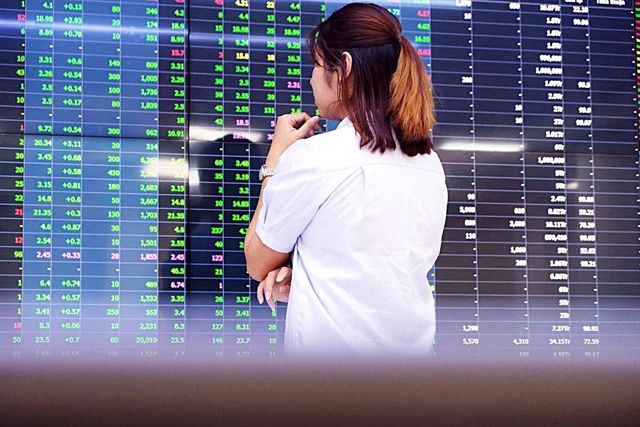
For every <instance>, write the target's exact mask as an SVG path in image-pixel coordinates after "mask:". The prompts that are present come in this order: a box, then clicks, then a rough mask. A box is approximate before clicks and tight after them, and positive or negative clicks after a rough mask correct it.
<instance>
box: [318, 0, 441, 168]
mask: <svg viewBox="0 0 640 427" xmlns="http://www.w3.org/2000/svg"><path fill="white" fill-rule="evenodd" d="M307 45H308V48H309V53H310V55H311V58H312V60H313V62H314V63H316V64H318V63H320V62H322V65H323V67H324V68H325V70H326V78H327V82H329V79H330V77H331V73H333V72H336V71H338V73H339V74H338V76H339V83H338V102H339V107H340V108H343V109H344V111H346V113H347V116H348V117H349V118H350V119H351V121H352V122H353V124H354V127H355V129H356V131H357V132H358V133H359V134H360V137H361V142H360V147H365V146H366V147H368V148H369V149H371V150H372V151H373V152H375V151H377V150H380V152H384V151H385V150H386V149H390V150H393V149H395V147H396V142H395V139H394V135H395V137H396V138H397V140H398V143H399V145H400V149H401V150H402V152H403V153H405V154H407V155H408V156H415V155H417V154H425V153H427V154H428V153H430V152H431V149H432V148H433V143H432V141H431V138H430V136H429V132H430V131H431V129H432V128H433V126H435V123H436V120H435V115H434V112H433V97H432V95H431V84H430V81H429V76H428V75H427V71H426V70H425V68H424V64H423V63H422V60H421V59H420V56H419V55H418V52H416V50H415V49H414V47H413V46H412V45H411V42H409V40H407V39H405V38H404V37H403V36H402V25H401V24H400V21H399V20H398V19H397V18H396V17H395V16H393V15H392V14H391V13H389V12H388V11H387V10H386V9H384V8H383V7H380V6H377V5H375V4H369V3H350V4H347V5H346V6H344V7H342V8H341V9H339V10H337V11H336V12H334V13H333V14H332V15H331V16H330V17H329V18H327V20H326V21H324V22H322V23H320V24H319V25H318V26H317V27H316V28H315V29H314V30H313V31H312V32H311V33H310V34H309V35H308V36H307ZM343 52H348V53H349V54H350V55H351V57H352V65H351V74H350V76H349V78H345V76H346V72H347V64H346V62H345V59H344V56H343V55H342V53H343Z"/></svg>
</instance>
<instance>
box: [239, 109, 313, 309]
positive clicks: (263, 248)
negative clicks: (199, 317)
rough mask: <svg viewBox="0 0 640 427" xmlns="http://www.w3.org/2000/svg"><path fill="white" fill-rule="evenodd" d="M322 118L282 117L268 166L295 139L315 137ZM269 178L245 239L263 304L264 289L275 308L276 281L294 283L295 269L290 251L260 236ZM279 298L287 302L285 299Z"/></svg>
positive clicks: (277, 126) (306, 116)
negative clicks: (272, 245)
mask: <svg viewBox="0 0 640 427" xmlns="http://www.w3.org/2000/svg"><path fill="white" fill-rule="evenodd" d="M319 120H320V119H319V118H318V117H311V116H309V115H308V114H307V113H298V114H287V115H284V116H281V117H280V118H278V122H277V124H276V129H275V134H274V137H273V142H272V144H271V148H270V149H269V154H268V155H267V160H266V162H265V164H266V166H267V167H270V168H275V167H276V163H277V161H278V159H279V158H280V156H281V155H282V153H284V152H285V151H286V150H287V148H289V147H290V146H291V145H292V144H293V143H294V142H296V141H298V140H299V139H302V138H307V137H309V136H313V133H314V130H320V126H319V125H318V122H319ZM269 179H270V178H265V179H264V181H262V188H261V189H260V198H259V199H258V205H257V206H256V211H255V212H254V214H253V218H252V219H251V223H250V224H249V228H248V229H247V234H246V236H245V240H244V254H245V258H246V260H247V271H248V272H249V275H250V276H251V277H253V278H254V279H255V280H257V281H259V282H261V283H260V286H258V300H259V301H260V303H262V293H263V292H264V294H265V296H266V297H267V302H268V303H269V306H271V307H272V309H273V306H272V304H273V300H272V289H273V286H274V284H275V283H276V282H283V281H288V282H290V280H291V269H290V268H286V267H284V266H285V265H287V264H288V262H289V257H290V254H289V253H282V252H278V251H275V250H273V249H271V248H270V247H268V246H267V245H265V244H264V243H263V242H262V240H261V239H260V236H258V234H257V233H256V227H257V223H258V217H259V214H260V210H261V209H262V205H263V194H264V189H265V188H266V186H267V185H268V183H269ZM284 268H286V270H284ZM283 271H284V272H283ZM276 279H280V280H276ZM280 286H284V285H280ZM288 294H289V292H288V283H287V287H286V295H287V296H288ZM276 298H277V296H276ZM278 299H279V298H278ZM279 300H280V301H283V299H279Z"/></svg>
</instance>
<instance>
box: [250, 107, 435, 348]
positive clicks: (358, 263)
mask: <svg viewBox="0 0 640 427" xmlns="http://www.w3.org/2000/svg"><path fill="white" fill-rule="evenodd" d="M263 203H264V204H263V207H262V209H261V211H260V213H259V220H258V225H257V234H258V235H259V237H260V239H261V240H262V242H263V243H264V244H265V245H267V246H268V247H270V248H271V249H273V250H275V251H278V252H283V253H286V252H293V256H292V270H293V275H292V281H291V291H290V295H289V304H288V307H287V316H286V326H285V351H286V353H287V354H294V355H296V354H297V355H303V354H308V355H321V354H327V353H333V354H346V355H349V354H353V355H385V354H395V353H400V354H407V355H420V354H428V353H429V352H430V351H431V350H432V346H433V339H434V335H435V307H434V301H433V295H432V292H431V288H430V286H429V283H428V280H427V273H428V272H429V270H430V269H431V267H432V266H433V265H434V262H435V260H436V258H437V256H438V253H439V251H440V245H441V240H442V233H443V229H444V223H445V215H446V205H447V188H446V185H445V177H444V172H443V169H442V165H441V163H440V160H439V158H438V156H437V154H436V153H435V152H433V151H432V152H431V154H428V155H427V154H425V155H417V156H414V157H409V156H407V155H405V154H403V153H402V151H401V150H400V149H399V148H396V149H395V150H386V151H385V152H384V153H380V152H379V151H378V152H372V151H371V150H370V149H368V148H366V147H364V148H360V137H359V136H358V134H357V133H356V131H355V129H354V127H353V124H352V123H351V122H350V121H349V119H348V118H347V119H344V120H343V121H342V122H341V123H340V125H339V126H338V128H337V129H336V130H334V131H331V132H327V133H324V134H319V135H315V136H313V137H311V138H307V139H303V140H300V141H297V142H295V143H294V144H293V145H292V146H291V147H289V148H288V149H287V150H286V151H285V153H284V154H283V155H282V156H281V157H280V159H279V161H278V163H277V166H276V170H275V175H274V176H273V177H272V178H270V180H269V182H268V184H267V185H266V187H265V190H264V193H263Z"/></svg>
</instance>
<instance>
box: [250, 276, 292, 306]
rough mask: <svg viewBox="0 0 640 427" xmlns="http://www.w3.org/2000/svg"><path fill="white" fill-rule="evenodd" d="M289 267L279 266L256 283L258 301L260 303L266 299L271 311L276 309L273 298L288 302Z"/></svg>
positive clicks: (289, 285) (289, 286) (289, 287)
mask: <svg viewBox="0 0 640 427" xmlns="http://www.w3.org/2000/svg"><path fill="white" fill-rule="evenodd" d="M291 273H292V272H291V269H290V268H289V267H279V268H276V269H275V270H272V271H270V272H269V274H267V277H266V278H265V279H264V280H263V281H262V282H260V284H259V285H258V291H257V294H258V302H259V303H260V304H262V303H263V302H264V300H265V299H266V300H267V304H268V305H269V307H271V311H275V310H276V305H275V302H274V300H276V301H282V302H288V301H289V290H290V289H291Z"/></svg>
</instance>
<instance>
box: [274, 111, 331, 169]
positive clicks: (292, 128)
mask: <svg viewBox="0 0 640 427" xmlns="http://www.w3.org/2000/svg"><path fill="white" fill-rule="evenodd" d="M319 122H320V117H318V116H313V117H311V116H310V115H308V114H307V113H296V114H285V115H283V116H280V117H278V122H277V123H276V130H275V133H274V135H273V142H272V143H271V149H270V150H269V155H268V156H267V161H266V165H267V167H270V168H273V167H275V166H276V163H277V161H278V159H279V158H280V156H281V155H282V153H284V152H285V151H286V150H287V148H289V147H290V146H291V144H293V143H294V142H296V141H298V140H300V139H303V138H308V137H310V136H313V132H314V130H320V125H319V124H318V123H319Z"/></svg>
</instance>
